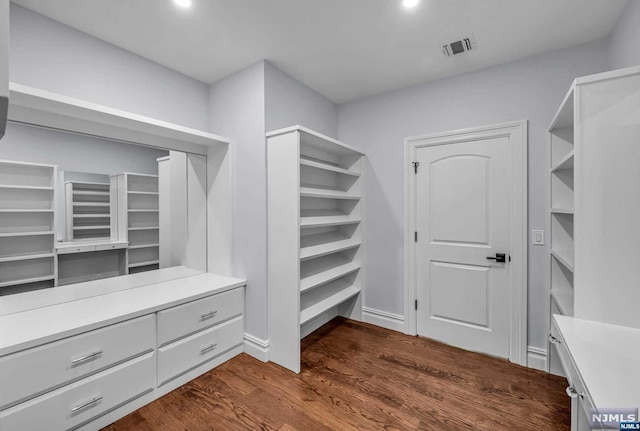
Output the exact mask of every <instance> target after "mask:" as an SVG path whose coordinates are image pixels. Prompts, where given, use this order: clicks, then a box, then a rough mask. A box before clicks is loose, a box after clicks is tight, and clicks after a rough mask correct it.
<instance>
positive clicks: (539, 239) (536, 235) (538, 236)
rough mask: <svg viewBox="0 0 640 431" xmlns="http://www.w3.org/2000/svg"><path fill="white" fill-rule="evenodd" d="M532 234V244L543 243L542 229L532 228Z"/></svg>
mask: <svg viewBox="0 0 640 431" xmlns="http://www.w3.org/2000/svg"><path fill="white" fill-rule="evenodd" d="M532 233H533V235H532V237H533V245H544V231H543V230H534V231H532Z"/></svg>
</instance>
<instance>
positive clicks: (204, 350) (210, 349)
mask: <svg viewBox="0 0 640 431" xmlns="http://www.w3.org/2000/svg"><path fill="white" fill-rule="evenodd" d="M217 345H218V343H214V344H212V345H210V346H207V347H203V348H202V349H200V353H207V352H210V351H212V350H213V349H215V348H216V346H217Z"/></svg>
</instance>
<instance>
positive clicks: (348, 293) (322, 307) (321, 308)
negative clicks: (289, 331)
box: [300, 286, 360, 325]
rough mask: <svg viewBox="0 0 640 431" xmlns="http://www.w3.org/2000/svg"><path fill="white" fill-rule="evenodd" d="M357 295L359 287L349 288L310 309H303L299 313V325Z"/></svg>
mask: <svg viewBox="0 0 640 431" xmlns="http://www.w3.org/2000/svg"><path fill="white" fill-rule="evenodd" d="M359 293H360V288H359V287H357V286H350V287H347V288H346V289H343V290H341V291H340V292H338V293H336V294H334V295H332V296H330V297H329V298H326V299H324V300H322V301H320V302H318V303H316V304H314V305H312V306H310V307H307V308H305V309H304V310H302V311H301V312H300V324H301V325H304V324H305V323H307V322H309V321H310V320H313V319H314V318H316V317H318V316H320V315H322V314H323V313H325V312H326V311H328V310H331V309H332V308H334V307H337V306H338V305H340V304H342V303H343V302H345V301H347V300H349V299H351V298H353V297H354V296H356V295H357V294H359Z"/></svg>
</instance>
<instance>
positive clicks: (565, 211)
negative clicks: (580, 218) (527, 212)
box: [551, 208, 575, 215]
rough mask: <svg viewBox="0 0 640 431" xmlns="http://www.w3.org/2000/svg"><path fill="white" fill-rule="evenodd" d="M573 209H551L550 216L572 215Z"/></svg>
mask: <svg viewBox="0 0 640 431" xmlns="http://www.w3.org/2000/svg"><path fill="white" fill-rule="evenodd" d="M574 212H575V211H574V209H573V208H551V214H568V215H573V214H574Z"/></svg>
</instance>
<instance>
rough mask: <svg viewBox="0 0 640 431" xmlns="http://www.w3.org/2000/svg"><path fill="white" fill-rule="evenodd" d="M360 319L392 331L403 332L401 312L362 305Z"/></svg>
mask: <svg viewBox="0 0 640 431" xmlns="http://www.w3.org/2000/svg"><path fill="white" fill-rule="evenodd" d="M362 321H363V322H365V323H370V324H372V325H376V326H381V327H383V328H387V329H391V330H392V331H398V332H404V316H403V315H401V314H394V313H388V312H386V311H382V310H376V309H374V308H368V307H362Z"/></svg>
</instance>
